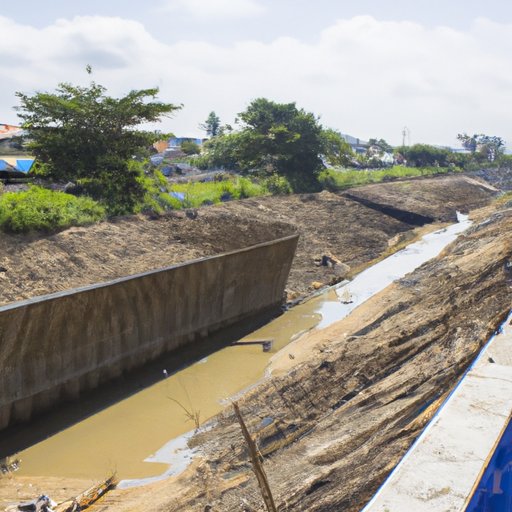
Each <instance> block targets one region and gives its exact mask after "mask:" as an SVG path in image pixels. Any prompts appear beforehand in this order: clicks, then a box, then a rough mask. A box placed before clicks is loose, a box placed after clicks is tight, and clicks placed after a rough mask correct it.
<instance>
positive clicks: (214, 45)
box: [0, 0, 512, 147]
mask: <svg viewBox="0 0 512 512" xmlns="http://www.w3.org/2000/svg"><path fill="white" fill-rule="evenodd" d="M105 3H106V2H103V3H102V2H100V1H99V0H90V1H89V2H87V3H85V2H82V1H81V0H77V1H76V2H73V3H72V4H73V5H71V6H70V5H68V4H70V3H69V2H68V3H65V2H64V1H61V0H55V2H54V3H53V5H52V6H50V7H48V6H45V9H44V12H43V7H42V6H41V4H39V3H36V2H35V0H34V1H33V0H27V1H21V2H19V3H17V4H16V8H15V7H14V6H13V5H11V6H10V7H9V8H7V9H3V12H2V15H1V16H0V30H1V32H2V34H3V35H4V41H9V44H5V43H4V45H3V46H2V47H0V74H1V82H0V84H1V86H0V87H1V92H2V94H1V96H0V97H1V102H2V104H1V105H0V116H1V117H0V122H3V123H8V124H16V123H19V120H18V118H17V116H16V113H15V112H14V110H13V109H12V107H13V106H14V105H16V103H17V100H16V97H15V91H22V92H24V93H29V94H31V93H33V92H34V91H36V90H37V91H46V90H48V91H51V90H54V89H55V87H56V86H57V84H58V83H59V82H63V81H65V82H72V83H78V84H87V83H88V82H89V81H90V79H91V77H90V76H89V75H88V74H87V73H86V71H85V68H86V66H87V65H91V66H92V68H93V75H92V78H93V79H94V80H95V81H97V82H98V83H101V84H102V85H105V86H106V87H107V89H108V92H109V93H110V94H112V95H114V96H119V95H122V94H126V93H127V92H128V91H129V90H131V89H140V88H148V87H155V86H157V87H159V88H160V94H159V99H160V100H162V101H165V102H171V103H175V104H183V105H184V108H183V109H182V110H181V111H180V112H178V113H177V114H176V115H175V116H174V117H173V118H172V119H166V120H164V122H163V123H161V124H160V125H159V126H158V128H159V129H160V130H162V131H164V132H166V131H172V132H174V133H175V134H176V135H185V136H201V135H203V134H204V132H201V130H200V128H199V125H200V124H201V123H202V122H204V120H205V119H206V117H207V115H208V113H209V112H210V111H212V110H213V111H215V112H216V113H217V114H218V115H219V117H220V118H221V121H222V122H223V123H230V124H232V123H233V121H234V118H235V116H236V114H237V113H239V112H241V111H242V110H244V109H245V108H246V106H247V105H248V104H249V103H250V101H251V100H253V99H255V98H257V97H266V98H268V99H271V100H274V101H278V102H296V103H297V106H298V107H300V108H304V109H305V110H307V111H310V112H313V113H315V114H316V115H318V116H319V117H320V121H321V123H322V124H323V125H324V126H326V127H329V128H334V129H336V130H339V131H340V132H342V133H348V134H351V135H353V136H356V137H360V138H361V139H368V138H371V137H377V138H384V139H386V140H388V142H390V143H391V144H393V145H398V144H400V143H401V141H402V131H403V129H404V127H407V128H408V129H409V131H410V142H411V143H417V142H425V143H431V144H441V145H451V146H459V144H458V143H457V141H456V135H457V133H460V132H468V133H487V134H490V135H498V136H501V137H503V138H504V139H505V140H506V141H507V142H508V143H509V147H510V146H512V128H511V127H510V126H509V125H510V123H509V122H508V121H509V118H510V108H511V107H510V102H508V96H509V91H510V89H511V87H510V86H511V84H512V66H510V64H511V50H512V37H511V34H512V12H511V11H512V8H509V7H506V6H502V5H500V4H499V2H495V1H494V0H490V1H489V2H488V3H487V4H486V5H485V6H481V7H480V6H479V4H477V3H476V2H472V1H471V0H468V1H466V2H462V1H459V0H454V1H453V2H452V3H451V4H450V8H447V7H445V8H444V11H439V12H435V9H436V8H437V9H442V4H441V3H440V2H437V0H432V1H431V2H430V4H429V5H430V8H429V9H426V8H425V6H423V7H422V3H421V2H419V6H420V7H418V6H416V8H415V7H411V6H409V7H408V10H407V9H405V10H403V12H402V11H399V10H398V5H399V4H402V6H405V5H408V4H405V2H401V0H400V1H397V2H394V3H393V5H394V6H395V8H394V9H391V8H390V9H388V10H383V9H382V3H380V4H379V3H378V2H377V1H375V0H363V1H362V2H361V3H360V4H361V5H360V6H359V7H357V8H356V7H354V6H350V8H349V4H348V3H346V2H329V1H326V0H319V2H318V10H320V11H321V12H316V10H315V12H313V11H312V10H311V8H309V9H308V7H307V6H308V4H307V3H306V2H304V1H302V0H297V2H295V3H294V2H291V1H290V0H281V1H279V0H278V1H276V2H273V3H272V2H270V0H149V1H148V2H147V4H148V6H147V8H145V11H144V13H141V12H139V11H140V9H139V10H137V9H135V8H134V6H131V7H127V6H126V5H125V6H124V7H123V4H122V3H121V2H119V1H118V0H114V1H112V2H110V3H109V5H108V6H105V5H103V4H105ZM494 4H495V5H494ZM388 5H389V4H388ZM294 6H295V8H294ZM493 6H494V7H496V8H494V9H493ZM46 7H48V8H46ZM497 7H501V10H499V9H498V8H497Z"/></svg>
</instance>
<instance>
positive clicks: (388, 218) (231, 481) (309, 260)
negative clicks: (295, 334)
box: [0, 180, 491, 510]
mask: <svg viewBox="0 0 512 512" xmlns="http://www.w3.org/2000/svg"><path fill="white" fill-rule="evenodd" d="M425 181H426V180H425ZM466 183H467V182H466ZM392 185H393V186H394V187H396V188H400V187H403V186H404V185H405V184H404V183H402V184H392ZM444 185H445V186H446V183H444ZM458 185H461V183H460V182H459V183H458ZM414 186H416V185H414ZM432 186H433V185H432ZM439 186H440V184H435V187H439ZM468 186H470V190H473V189H474V187H475V185H473V184H470V185H468ZM477 189H478V190H481V191H482V194H483V195H486V196H487V197H489V196H490V195H491V192H490V191H489V190H488V189H485V187H483V188H481V187H480V185H478V186H477ZM417 190H419V189H417ZM388 193H390V192H388ZM320 196H322V194H320ZM269 199H273V198H269ZM298 200H299V199H298V198H296V197H294V198H293V202H292V204H298V203H297V201H298ZM344 200H345V199H344ZM365 200H367V201H368V200H370V199H368V197H366V198H365ZM479 200H480V201H483V199H482V198H480V199H479ZM487 200H488V199H487ZM300 201H301V202H302V201H303V200H302V199H300ZM308 201H310V202H311V201H312V199H308ZM314 201H316V202H320V203H322V204H323V208H326V204H325V203H334V204H338V203H337V201H338V199H337V196H335V197H331V195H327V194H325V193H323V196H322V197H319V198H315V199H314ZM306 202H307V201H306ZM372 202H373V203H374V204H375V200H374V198H372ZM357 204H358V205H359V206H358V207H361V208H364V209H365V210H363V211H365V212H366V213H368V214H369V213H370V212H375V213H376V214H377V213H378V211H377V210H376V209H375V207H369V206H364V205H361V203H359V202H357ZM257 205H258V206H256V207H254V205H252V206H251V205H248V204H247V203H244V202H242V204H241V205H238V206H239V207H243V208H244V209H247V208H248V206H249V207H250V208H253V209H254V208H257V213H259V212H260V211H263V214H262V215H263V216H267V215H270V216H272V218H273V219H274V220H275V219H276V217H277V216H276V215H275V212H270V213H269V212H265V211H264V210H262V209H261V208H260V206H262V205H261V203H257ZM328 206H329V205H328ZM330 206H331V207H334V205H333V204H331V205H330ZM224 207H226V208H229V207H231V205H223V206H222V207H221V208H220V209H219V210H218V211H222V208H224ZM462 209H465V208H462ZM315 210H316V208H315ZM327 210H328V209H327ZM432 210H433V208H432ZM289 211H290V210H288V212H287V214H289ZM360 211H361V210H360ZM418 211H420V210H419V209H418ZM341 213H343V211H341V212H340V214H341ZM345 213H346V212H345ZM426 213H428V212H427V211H425V210H423V213H420V215H426ZM452 214H453V215H454V212H451V213H450V214H449V215H448V214H446V216H447V217H450V216H452ZM323 215H324V217H325V216H326V215H327V214H326V211H323ZM379 215H380V217H384V218H385V222H401V221H397V219H395V218H394V217H392V216H390V215H388V214H384V215H383V214H382V213H379ZM443 215H444V214H443ZM309 217H311V215H310V216H309ZM363 218H366V217H363ZM259 220H260V219H258V221H259ZM328 220H329V218H327V220H324V221H325V222H327V221H328ZM351 220H352V221H353V220H354V218H351ZM359 220H360V219H359ZM306 221H307V218H306V217H304V222H306ZM283 224H284V223H283ZM403 224H406V223H403ZM381 226H382V224H381ZM408 226H409V228H408V229H407V230H406V231H405V232H408V231H410V229H411V227H412V226H411V225H408ZM373 227H375V226H373ZM352 229H353V226H352ZM365 229H366V228H365ZM365 233H367V231H365ZM399 233H403V232H399ZM327 235H328V233H327ZM325 240H326V239H323V240H322V241H321V243H323V242H325ZM388 242H389V238H388V239H387V241H386V244H385V248H389V243H388ZM361 245H362V243H361V242H360V246H361ZM315 247H319V245H318V244H317V245H315ZM324 247H325V246H324ZM382 247H384V246H382ZM348 249H350V250H352V254H353V253H354V250H353V248H352V247H349V248H348ZM356 249H357V247H356ZM381 252H382V251H381ZM304 253H305V254H306V258H307V261H306V263H305V265H306V266H307V267H308V269H309V268H311V269H312V271H313V272H316V271H318V269H317V267H316V266H314V264H313V262H312V260H313V258H312V257H311V254H310V253H306V251H305V250H303V251H302V256H304ZM377 254H378V252H377ZM363 260H364V258H363ZM325 270H326V269H320V271H321V272H325ZM309 279H310V276H309V275H308V276H306V278H304V276H303V278H302V283H304V284H305V283H307V282H308V281H309ZM351 316H352V315H351ZM360 320H361V319H360ZM354 328H355V327H354ZM323 343H325V339H324V340H323ZM323 350H324V352H325V351H327V353H329V352H330V347H328V348H327V349H325V348H324V349H323ZM319 351H320V352H321V353H322V351H321V350H320V349H319ZM292 355H293V354H292ZM287 359H288V361H293V359H292V358H290V357H289V356H288V355H287ZM296 362H298V360H297V361H296ZM290 369H291V368H290ZM259 415H260V414H259V412H258V416H259ZM274 434H275V433H274ZM201 467H202V466H201ZM201 471H202V469H200V470H199V473H201ZM235 472H238V469H236V470H235ZM188 473H189V476H190V478H191V479H192V480H194V479H195V478H196V477H197V474H196V473H193V472H188ZM239 477H240V478H241V481H245V480H246V479H247V474H246V472H244V471H242V472H241V473H239V475H238V476H237V477H234V478H233V479H228V480H229V481H228V482H224V484H225V485H224V484H222V485H221V487H220V488H219V489H224V487H225V486H226V485H227V486H228V487H229V486H231V485H234V483H235V482H238V481H239V480H240V479H239ZM50 480H51V479H50ZM43 481H44V480H43ZM14 482H16V483H15V484H14V485H21V484H20V482H23V479H21V480H19V479H15V480H14V481H13V483H14ZM25 482H27V481H26V480H25ZM36 482H37V479H35V480H34V485H37V483H36ZM76 482H80V481H76ZM76 482H75V483H76ZM221 483H222V482H221ZM166 484H169V482H166ZM25 485H26V483H25ZM62 485H68V484H67V483H66V482H65V481H64V480H63V481H62V482H61V487H62ZM88 485H89V482H84V485H83V486H82V488H85V487H87V486H88ZM1 487H3V486H0V488H1ZM57 487H58V485H57ZM193 488H194V487H193V486H192V489H193ZM173 489H174V487H173ZM219 489H217V491H219ZM18 490H19V489H18ZM174 490H175V489H174ZM45 491H46V492H50V490H49V489H48V488H46V489H45ZM217 491H216V492H217ZM132 492H133V493H134V494H133V496H135V495H140V496H144V491H139V490H137V491H132ZM173 492H174V491H173ZM1 495H2V491H0V497H1ZM130 496H132V495H131V494H130V495H128V496H126V495H123V497H122V500H121V501H122V502H123V503H125V500H127V501H126V505H127V506H129V504H130V502H131V501H130V500H131V498H130ZM165 496H166V493H165V492H162V494H161V495H159V497H158V499H164V500H165ZM146 498H147V496H146ZM112 499H113V500H114V501H115V500H116V499H117V498H115V497H112ZM109 506H114V505H112V503H110V505H109ZM115 506H124V505H121V504H120V503H117V504H116V505H115ZM166 506H167V505H166ZM187 506H188V505H186V506H185V508H187ZM193 506H194V507H195V506H199V504H198V502H197V501H196V502H194V505H193ZM156 508H158V507H156ZM156 508H155V509H156ZM222 509H223V510H224V508H222ZM190 510H194V508H190Z"/></svg>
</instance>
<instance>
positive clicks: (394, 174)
mask: <svg viewBox="0 0 512 512" xmlns="http://www.w3.org/2000/svg"><path fill="white" fill-rule="evenodd" d="M448 172H460V169H457V168H451V167H450V168H448V167H404V166H401V165H395V166H393V167H390V168H388V169H375V170H363V171H360V170H353V169H326V170H324V171H322V172H321V173H320V178H319V179H320V183H321V184H322V186H323V187H324V188H326V189H328V190H333V191H337V190H345V189H347V188H351V187H356V186H358V185H367V184H369V183H380V182H382V181H386V180H391V179H398V178H413V177H417V176H434V175H436V174H446V173H448Z"/></svg>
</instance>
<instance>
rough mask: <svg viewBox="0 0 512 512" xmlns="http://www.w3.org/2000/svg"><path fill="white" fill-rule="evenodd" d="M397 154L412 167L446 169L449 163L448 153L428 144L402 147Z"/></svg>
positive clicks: (446, 150) (443, 149)
mask: <svg viewBox="0 0 512 512" xmlns="http://www.w3.org/2000/svg"><path fill="white" fill-rule="evenodd" d="M398 152H399V153H400V154H401V155H402V156H403V157H404V158H405V159H406V160H407V164H408V165H410V166H412V167H430V166H439V167H446V166H447V165H448V163H449V161H448V157H449V155H450V151H449V150H448V149H445V148H438V147H436V146H430V145H429V144H414V145H413V146H402V147H401V148H398Z"/></svg>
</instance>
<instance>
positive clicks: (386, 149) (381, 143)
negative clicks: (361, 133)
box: [368, 139, 393, 153]
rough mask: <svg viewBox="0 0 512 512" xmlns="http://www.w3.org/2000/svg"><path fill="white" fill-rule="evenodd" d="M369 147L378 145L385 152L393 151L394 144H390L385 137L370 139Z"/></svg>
mask: <svg viewBox="0 0 512 512" xmlns="http://www.w3.org/2000/svg"><path fill="white" fill-rule="evenodd" d="M368 147H370V148H371V147H376V148H378V149H379V150H380V151H383V152H385V153H393V146H391V144H388V142H386V141H385V140H384V139H370V140H369V141H368Z"/></svg>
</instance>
